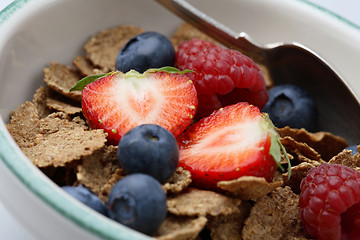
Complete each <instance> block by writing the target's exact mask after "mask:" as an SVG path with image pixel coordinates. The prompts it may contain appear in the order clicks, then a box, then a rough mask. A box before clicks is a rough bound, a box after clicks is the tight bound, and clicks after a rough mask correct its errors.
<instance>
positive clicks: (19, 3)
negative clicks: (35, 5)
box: [0, 0, 29, 26]
mask: <svg viewBox="0 0 360 240" xmlns="http://www.w3.org/2000/svg"><path fill="white" fill-rule="evenodd" d="M28 1H29V0H15V1H13V2H12V3H10V4H9V5H8V6H6V7H5V8H4V9H3V10H1V11H0V26H1V25H2V24H3V23H4V22H5V21H6V20H7V19H8V18H9V17H10V16H11V15H13V14H14V13H15V12H16V11H17V10H18V9H20V8H22V7H23V6H24V5H25V4H26V3H27V2H28Z"/></svg>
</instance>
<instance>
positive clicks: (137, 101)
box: [72, 68, 197, 145]
mask: <svg viewBox="0 0 360 240" xmlns="http://www.w3.org/2000/svg"><path fill="white" fill-rule="evenodd" d="M167 69H171V70H172V69H174V68H163V69H158V70H156V69H150V70H148V71H146V72H144V73H143V74H140V73H138V72H136V71H134V70H131V71H129V72H127V73H122V72H119V71H116V72H111V73H108V74H102V75H95V76H92V77H90V78H89V77H88V78H84V79H83V80H82V81H80V82H79V83H78V84H77V86H74V87H73V89H72V90H80V89H82V110H83V114H84V116H85V118H86V120H87V122H88V124H89V125H90V127H91V128H101V129H104V130H105V131H106V132H107V133H108V141H109V142H110V143H111V144H116V145H117V144H118V143H119V141H120V139H121V136H123V135H124V134H125V133H126V132H127V131H129V130H130V129H132V128H134V127H136V126H138V125H141V124H145V123H151V124H157V125H160V126H162V127H163V128H165V129H167V130H168V131H170V132H171V133H172V134H173V135H174V136H175V137H176V136H178V135H179V134H180V133H182V132H183V131H184V129H185V128H186V127H187V126H189V125H190V123H191V121H192V118H193V116H194V114H195V112H196V108H197V97H196V90H195V87H194V84H193V83H192V81H191V80H190V79H189V78H188V77H186V76H185V75H184V74H181V72H178V71H167V72H166V70H167ZM174 72H175V73H174ZM89 82H90V83H89ZM84 85H86V86H84Z"/></svg>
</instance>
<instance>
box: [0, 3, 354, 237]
mask: <svg viewBox="0 0 360 240" xmlns="http://www.w3.org/2000/svg"><path fill="white" fill-rule="evenodd" d="M12 1H13V0H0V11H1V10H2V9H3V8H5V7H6V6H7V5H8V4H10V3H11V2H12ZM279 1H283V0H279ZM288 1H290V0H288ZM310 2H313V3H315V4H317V5H319V6H321V7H323V8H325V9H328V10H330V11H332V12H334V13H336V14H338V15H339V16H341V17H343V18H345V19H347V20H349V21H351V22H353V23H355V24H357V25H359V26H360V14H359V10H360V1H359V0H310ZM0 239H4V240H34V239H32V238H30V237H29V236H28V235H27V234H26V232H25V231H24V230H23V229H22V228H21V227H20V226H19V225H18V224H17V223H16V222H15V220H14V219H13V218H12V217H11V216H10V215H9V214H8V212H7V211H6V209H5V208H4V207H3V206H2V205H1V203H0Z"/></svg>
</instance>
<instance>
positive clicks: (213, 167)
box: [178, 102, 283, 190]
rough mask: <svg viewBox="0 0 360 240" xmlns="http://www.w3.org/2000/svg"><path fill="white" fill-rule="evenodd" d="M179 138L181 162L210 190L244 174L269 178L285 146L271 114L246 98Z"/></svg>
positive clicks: (200, 185) (195, 183)
mask: <svg viewBox="0 0 360 240" xmlns="http://www.w3.org/2000/svg"><path fill="white" fill-rule="evenodd" d="M178 142H179V148H180V160H179V166H181V167H184V168H186V169H187V170H189V171H190V172H191V175H192V180H193V184H194V185H195V186H196V187H199V188H204V189H210V190H216V189H217V186H216V184H217V182H219V181H224V180H232V179H237V178H239V177H242V176H256V177H264V178H265V179H266V180H267V181H269V182H270V181H271V180H272V179H273V176H274V172H275V170H276V168H277V167H276V165H277V163H279V162H280V158H281V150H283V148H282V147H281V146H280V142H279V140H278V135H277V132H276V131H275V129H274V126H273V124H272V123H271V121H270V119H269V117H268V115H267V114H265V113H261V112H260V110H259V108H257V107H256V106H254V105H250V104H248V103H247V102H240V103H237V104H234V105H229V106H226V107H224V108H221V109H219V110H216V111H214V112H213V113H212V114H211V115H210V116H208V117H205V118H203V119H202V120H200V121H199V122H197V123H195V124H194V125H192V126H191V127H189V129H188V130H187V131H186V132H185V133H184V134H182V135H181V136H180V138H179V139H178Z"/></svg>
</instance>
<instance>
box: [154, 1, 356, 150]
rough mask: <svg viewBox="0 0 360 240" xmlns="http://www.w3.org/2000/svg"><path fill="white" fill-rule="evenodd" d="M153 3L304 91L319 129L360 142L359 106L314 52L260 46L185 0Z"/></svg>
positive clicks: (277, 81) (278, 45)
mask: <svg viewBox="0 0 360 240" xmlns="http://www.w3.org/2000/svg"><path fill="white" fill-rule="evenodd" d="M156 1H157V2H158V3H160V4H161V5H163V6H164V7H165V8H167V9H168V10H170V11H171V12H173V13H174V14H176V15H177V16H179V17H180V18H182V19H183V20H184V21H186V22H188V23H190V24H191V25H192V26H194V27H196V28H197V29H199V30H200V31H202V32H204V33H206V34H207V35H209V36H211V37H212V38H214V39H215V40H217V41H218V42H219V43H221V44H223V45H224V46H226V47H229V48H231V49H235V50H238V51H240V52H242V53H243V54H245V55H247V56H249V57H251V58H252V59H254V61H255V62H257V63H258V64H260V65H262V66H264V67H265V68H266V69H267V72H268V73H269V77H270V78H271V81H272V82H273V83H274V84H275V85H278V84H283V83H292V84H295V85H298V86H300V87H302V88H304V89H305V90H307V91H308V92H309V93H310V94H311V95H312V96H313V98H314V99H315V101H316V104H317V108H318V112H319V123H318V125H319V128H320V130H321V131H328V132H332V133H334V134H336V135H340V136H342V137H344V138H345V139H346V140H347V141H348V143H349V144H350V145H353V144H359V143H360V124H358V123H359V122H360V103H359V101H358V99H357V98H356V97H355V94H354V93H353V92H352V90H351V89H350V88H349V87H348V85H347V83H346V82H345V81H344V80H343V79H342V77H341V76H340V75H339V74H338V73H337V72H336V71H335V70H334V69H333V68H332V67H331V66H330V64H328V63H327V62H326V61H325V60H324V59H323V58H322V57H320V56H319V55H318V54H317V53H315V52H314V51H312V50H311V49H309V48H307V47H305V46H303V45H302V44H299V43H296V42H292V43H283V42H278V43H271V44H265V45H263V46H260V45H259V44H257V43H256V42H255V41H253V40H252V39H251V38H250V37H249V36H248V35H247V34H246V33H244V32H241V33H236V32H234V31H232V30H231V29H229V28H228V27H226V26H225V25H223V24H221V23H220V22H217V21H216V20H214V19H213V18H211V17H210V16H208V15H206V14H205V13H203V12H201V11H200V10H198V9H197V8H195V7H194V6H192V5H191V4H189V3H188V2H186V1H184V0H156ZM344 116H346V122H344V121H343V119H344Z"/></svg>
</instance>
